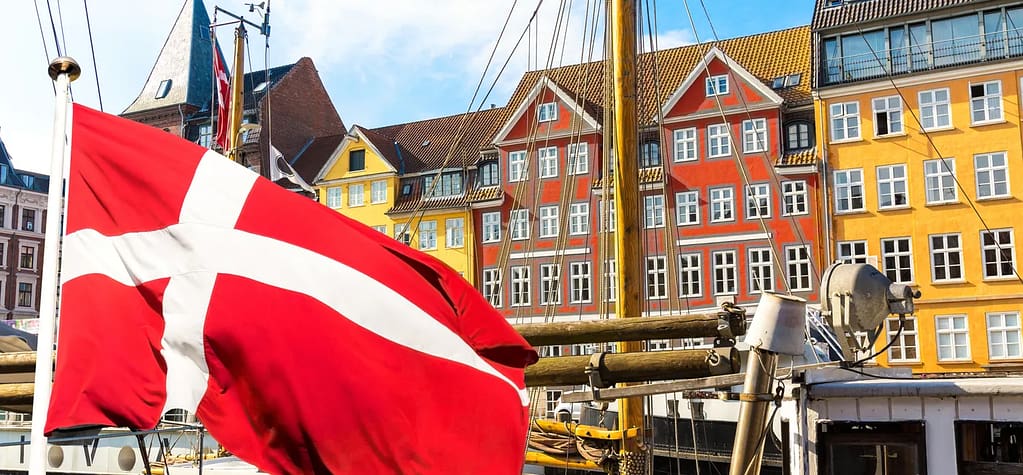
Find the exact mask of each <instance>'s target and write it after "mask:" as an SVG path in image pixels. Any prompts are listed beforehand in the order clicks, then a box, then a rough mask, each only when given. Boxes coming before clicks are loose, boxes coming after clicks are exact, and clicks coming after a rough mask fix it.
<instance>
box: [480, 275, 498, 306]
mask: <svg viewBox="0 0 1023 475" xmlns="http://www.w3.org/2000/svg"><path fill="white" fill-rule="evenodd" d="M482 281H483V298H485V299H487V301H488V302H490V305H491V306H492V307H494V308H501V304H502V302H501V300H502V299H501V297H502V292H501V269H500V268H490V269H483V275H482Z"/></svg>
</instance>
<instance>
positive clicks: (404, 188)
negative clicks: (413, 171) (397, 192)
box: [401, 182, 412, 196]
mask: <svg viewBox="0 0 1023 475" xmlns="http://www.w3.org/2000/svg"><path fill="white" fill-rule="evenodd" d="M411 194H412V184H411V183H408V182H406V183H404V184H402V185H401V196H408V195H411Z"/></svg>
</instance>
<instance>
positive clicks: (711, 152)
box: [707, 124, 732, 158]
mask: <svg viewBox="0 0 1023 475" xmlns="http://www.w3.org/2000/svg"><path fill="white" fill-rule="evenodd" d="M731 154H732V142H731V138H730V137H729V134H728V124H714V125H708V126H707V156H708V157H710V158H715V157H727V156H729V155H731Z"/></svg>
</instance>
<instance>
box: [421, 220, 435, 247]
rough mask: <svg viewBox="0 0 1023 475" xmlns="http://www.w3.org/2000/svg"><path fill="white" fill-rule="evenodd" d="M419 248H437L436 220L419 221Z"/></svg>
mask: <svg viewBox="0 0 1023 475" xmlns="http://www.w3.org/2000/svg"><path fill="white" fill-rule="evenodd" d="M419 249H422V250H433V249H437V222H436V221H422V222H420V223H419Z"/></svg>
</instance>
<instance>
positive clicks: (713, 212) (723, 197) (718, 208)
mask: <svg viewBox="0 0 1023 475" xmlns="http://www.w3.org/2000/svg"><path fill="white" fill-rule="evenodd" d="M709 194H710V222H712V223H727V222H731V221H735V188H733V187H731V186H724V187H719V188H711V189H710V190H709ZM726 215H727V216H726Z"/></svg>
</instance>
